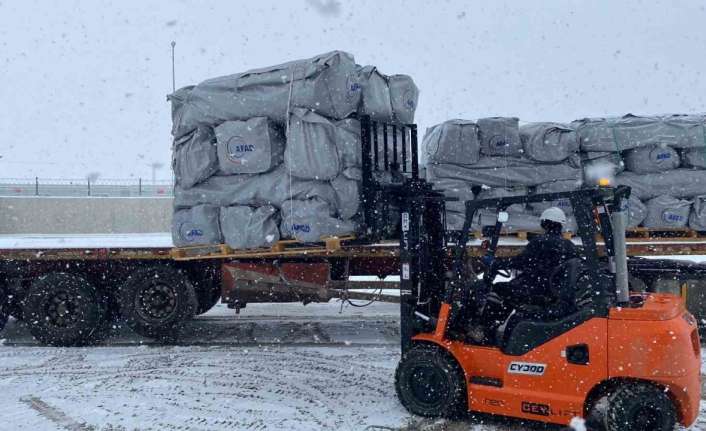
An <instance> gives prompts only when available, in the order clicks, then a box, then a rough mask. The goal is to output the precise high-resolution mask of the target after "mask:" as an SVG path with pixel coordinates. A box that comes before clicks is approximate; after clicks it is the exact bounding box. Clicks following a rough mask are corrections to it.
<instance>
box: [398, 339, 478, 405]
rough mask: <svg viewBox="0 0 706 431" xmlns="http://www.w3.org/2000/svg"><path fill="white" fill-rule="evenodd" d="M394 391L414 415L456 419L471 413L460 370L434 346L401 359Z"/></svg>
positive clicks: (417, 348)
mask: <svg viewBox="0 0 706 431" xmlns="http://www.w3.org/2000/svg"><path fill="white" fill-rule="evenodd" d="M395 390H396V391H397V396H398V397H399V399H400V402H401V403H402V405H403V406H404V407H405V408H406V409H407V410H408V411H409V412H410V413H413V414H415V415H419V416H425V417H447V418H449V417H451V418H453V417H457V416H459V415H461V414H462V413H464V412H466V411H467V409H468V406H467V403H466V383H465V378H464V374H463V372H462V371H461V368H460V367H459V365H458V363H457V362H456V360H455V359H453V358H452V357H451V356H450V355H449V354H447V353H446V352H444V351H443V350H441V349H439V348H435V347H432V346H416V347H414V348H412V349H411V350H410V351H409V352H407V353H406V354H405V355H404V356H403V357H402V359H401V360H400V363H399V364H398V365H397V371H396V372H395Z"/></svg>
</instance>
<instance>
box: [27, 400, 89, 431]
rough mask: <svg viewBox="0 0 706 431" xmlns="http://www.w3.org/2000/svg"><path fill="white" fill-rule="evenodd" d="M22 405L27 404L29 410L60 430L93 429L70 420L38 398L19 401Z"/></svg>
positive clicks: (79, 430)
mask: <svg viewBox="0 0 706 431" xmlns="http://www.w3.org/2000/svg"><path fill="white" fill-rule="evenodd" d="M20 401H22V402H23V403H25V404H27V405H28V406H29V408H31V409H32V410H35V411H36V412H37V413H39V414H40V415H41V416H43V417H44V418H46V419H47V420H49V421H51V422H53V423H54V424H56V425H58V426H60V427H61V428H63V429H65V430H68V431H91V430H92V429H93V428H91V427H88V426H86V424H83V423H80V422H77V421H75V420H74V419H71V418H70V417H69V416H67V415H66V413H64V412H62V411H61V410H59V409H57V408H56V407H52V406H50V405H49V404H47V403H46V402H44V401H43V400H42V399H41V398H39V397H30V398H24V399H21V400H20Z"/></svg>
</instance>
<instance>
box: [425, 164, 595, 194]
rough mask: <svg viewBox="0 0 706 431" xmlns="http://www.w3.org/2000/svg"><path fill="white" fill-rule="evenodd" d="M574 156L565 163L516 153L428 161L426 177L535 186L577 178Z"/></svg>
mask: <svg viewBox="0 0 706 431" xmlns="http://www.w3.org/2000/svg"><path fill="white" fill-rule="evenodd" d="M574 162H575V161H574V160H572V159H569V161H567V162H565V163H558V164H546V165H537V163H535V162H532V161H531V160H527V159H522V158H517V157H481V159H480V160H479V161H478V163H476V164H474V165H471V166H462V165H452V164H435V163H432V164H429V165H427V178H428V179H429V180H430V181H432V182H435V181H437V180H438V179H440V178H448V179H457V180H461V181H466V182H468V183H471V184H473V185H479V186H487V187H517V186H536V185H537V184H542V183H546V182H548V181H554V180H574V181H579V180H581V178H582V176H583V172H582V170H581V168H580V167H579V166H578V164H574Z"/></svg>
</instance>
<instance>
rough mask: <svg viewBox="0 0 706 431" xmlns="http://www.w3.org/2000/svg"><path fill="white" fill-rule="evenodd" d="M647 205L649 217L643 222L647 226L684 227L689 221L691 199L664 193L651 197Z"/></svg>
mask: <svg viewBox="0 0 706 431" xmlns="http://www.w3.org/2000/svg"><path fill="white" fill-rule="evenodd" d="M645 205H646V206H647V217H645V220H644V221H643V222H642V224H643V225H644V226H645V227H651V228H673V227H684V226H686V225H687V223H688V222H689V213H690V212H691V201H687V200H683V199H677V198H673V197H671V196H667V195H662V196H657V197H656V198H654V199H650V200H649V201H647V203H646V204H645Z"/></svg>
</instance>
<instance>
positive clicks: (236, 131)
mask: <svg viewBox="0 0 706 431" xmlns="http://www.w3.org/2000/svg"><path fill="white" fill-rule="evenodd" d="M216 141H217V142H218V145H217V147H218V166H219V168H220V171H221V172H222V173H224V174H226V175H234V174H257V173H262V172H267V171H269V170H271V169H272V168H274V167H275V166H277V165H279V164H280V163H282V159H283V153H284V130H282V128H281V127H279V126H276V125H275V124H274V123H273V122H272V121H270V120H268V119H267V118H265V117H257V118H251V119H249V120H247V121H226V122H224V123H221V124H220V125H219V126H218V127H216Z"/></svg>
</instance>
